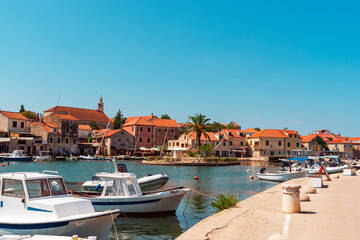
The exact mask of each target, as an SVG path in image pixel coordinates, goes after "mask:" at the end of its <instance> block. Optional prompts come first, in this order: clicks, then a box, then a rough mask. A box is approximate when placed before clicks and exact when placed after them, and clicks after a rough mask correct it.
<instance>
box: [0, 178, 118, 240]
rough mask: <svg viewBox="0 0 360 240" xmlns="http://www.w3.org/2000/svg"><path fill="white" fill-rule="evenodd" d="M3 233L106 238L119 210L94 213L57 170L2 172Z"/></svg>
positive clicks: (0, 227)
mask: <svg viewBox="0 0 360 240" xmlns="http://www.w3.org/2000/svg"><path fill="white" fill-rule="evenodd" d="M0 182H1V195H0V235H7V234H16V235H35V234H40V235H59V236H73V235H78V236H80V237H85V236H97V238H98V239H104V240H105V239H107V238H108V234H109V232H110V229H111V226H112V223H113V219H114V218H116V217H117V216H118V215H119V213H120V210H113V211H106V212H95V210H94V208H93V206H92V204H91V202H90V201H89V200H86V199H81V198H73V197H70V196H69V195H68V193H67V189H66V186H65V184H64V181H63V179H62V177H61V176H59V175H57V173H56V172H52V171H44V172H43V173H36V172H13V173H2V174H0Z"/></svg>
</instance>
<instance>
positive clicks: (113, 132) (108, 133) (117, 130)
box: [105, 129, 121, 137]
mask: <svg viewBox="0 0 360 240" xmlns="http://www.w3.org/2000/svg"><path fill="white" fill-rule="evenodd" d="M120 131H121V129H115V130H110V131H107V132H106V133H105V137H111V136H112V135H114V134H115V133H118V132H120Z"/></svg>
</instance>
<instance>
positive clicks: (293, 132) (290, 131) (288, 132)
mask: <svg viewBox="0 0 360 240" xmlns="http://www.w3.org/2000/svg"><path fill="white" fill-rule="evenodd" d="M283 131H284V132H285V133H287V134H294V135H299V134H298V132H297V131H295V130H283Z"/></svg>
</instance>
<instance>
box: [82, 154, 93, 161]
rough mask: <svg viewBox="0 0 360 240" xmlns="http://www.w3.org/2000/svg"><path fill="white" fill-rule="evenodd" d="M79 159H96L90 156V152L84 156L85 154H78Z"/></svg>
mask: <svg viewBox="0 0 360 240" xmlns="http://www.w3.org/2000/svg"><path fill="white" fill-rule="evenodd" d="M79 158H80V159H82V160H97V157H96V156H91V155H90V154H89V155H87V156H85V155H80V156H79Z"/></svg>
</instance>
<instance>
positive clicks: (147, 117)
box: [125, 115, 157, 123]
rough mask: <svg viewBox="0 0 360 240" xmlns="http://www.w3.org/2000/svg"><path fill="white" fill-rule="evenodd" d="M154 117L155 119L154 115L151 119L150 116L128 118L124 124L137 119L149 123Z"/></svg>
mask: <svg viewBox="0 0 360 240" xmlns="http://www.w3.org/2000/svg"><path fill="white" fill-rule="evenodd" d="M154 117H156V118H157V116H156V115H153V116H152V117H151V116H139V117H128V118H127V119H126V121H125V123H127V122H131V121H133V120H134V119H137V118H143V119H145V120H147V121H149V120H150V119H151V118H154Z"/></svg>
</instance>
